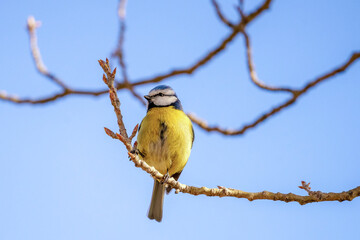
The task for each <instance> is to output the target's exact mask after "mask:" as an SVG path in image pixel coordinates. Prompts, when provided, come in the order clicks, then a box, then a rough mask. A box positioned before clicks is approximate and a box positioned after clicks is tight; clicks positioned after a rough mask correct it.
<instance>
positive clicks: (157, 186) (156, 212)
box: [148, 180, 165, 222]
mask: <svg viewBox="0 0 360 240" xmlns="http://www.w3.org/2000/svg"><path fill="white" fill-rule="evenodd" d="M164 193H165V185H164V184H163V183H160V182H159V181H157V180H154V188H153V193H152V197H151V203H150V209H149V214H148V217H149V218H150V219H155V220H156V221H158V222H161V219H162V212H163V203H164Z"/></svg>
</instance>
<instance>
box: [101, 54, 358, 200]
mask: <svg viewBox="0 0 360 240" xmlns="http://www.w3.org/2000/svg"><path fill="white" fill-rule="evenodd" d="M99 63H100V65H101V67H102V68H103V70H104V72H105V73H106V75H107V77H105V75H104V77H103V81H104V82H105V83H106V84H107V86H108V87H109V93H110V100H111V104H112V105H113V106H114V111H115V113H116V116H117V119H118V125H119V129H120V134H118V133H113V132H112V131H111V130H109V129H107V128H105V132H106V134H108V135H109V136H110V137H112V138H116V139H119V140H120V141H121V142H122V143H123V144H124V145H125V147H126V149H127V150H128V155H129V158H130V160H132V161H133V162H134V164H135V166H136V167H140V168H141V169H143V170H144V171H146V172H147V173H149V174H150V175H151V176H152V177H153V178H155V179H158V180H161V181H165V183H166V184H167V185H169V186H170V187H172V188H174V189H175V190H176V192H182V193H188V194H191V195H195V196H196V195H206V196H218V197H236V198H246V199H248V200H249V201H253V200H257V199H268V200H274V201H284V202H298V203H300V204H301V205H304V204H307V203H311V202H323V201H340V202H341V201H344V200H348V201H351V200H352V199H354V198H356V197H358V196H360V187H357V188H354V189H351V190H349V191H347V192H341V193H322V192H317V193H316V194H311V192H308V193H309V196H300V195H295V194H292V193H288V194H283V193H272V192H268V191H263V192H255V193H251V192H244V191H241V190H236V189H233V188H227V187H220V186H218V188H207V187H201V188H199V187H193V186H188V185H185V184H182V183H180V182H178V181H176V180H175V179H174V178H172V177H170V178H165V179H164V176H163V175H162V174H161V173H160V172H158V171H157V170H156V169H155V168H154V167H150V166H149V165H148V164H147V163H146V162H144V161H142V160H140V159H139V157H138V156H137V154H136V149H134V148H133V147H132V146H131V139H132V138H133V137H134V136H135V134H136V131H137V129H138V125H136V126H135V128H134V130H133V133H132V134H131V137H130V138H131V139H129V138H128V137H127V133H126V130H125V126H124V123H123V121H122V115H121V110H120V100H119V99H118V96H117V94H116V89H115V88H114V77H115V72H116V71H115V70H114V71H113V72H111V69H110V67H109V62H108V60H107V59H106V62H104V61H102V60H99ZM115 135H116V136H115ZM135 146H136V142H135V143H134V147H135ZM303 186H304V187H306V189H309V185H306V184H305V185H304V183H303ZM303 189H305V188H303ZM309 191H310V190H309Z"/></svg>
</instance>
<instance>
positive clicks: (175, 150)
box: [137, 106, 193, 176]
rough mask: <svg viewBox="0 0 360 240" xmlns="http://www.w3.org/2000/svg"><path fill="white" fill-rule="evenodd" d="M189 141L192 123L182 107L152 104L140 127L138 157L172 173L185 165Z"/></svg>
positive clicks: (191, 136) (191, 137)
mask: <svg viewBox="0 0 360 240" xmlns="http://www.w3.org/2000/svg"><path fill="white" fill-rule="evenodd" d="M192 141H193V131H192V124H191V121H190V119H189V118H188V117H187V116H186V114H185V113H184V112H183V111H181V110H177V109H175V108H174V107H172V106H169V107H156V108H151V109H150V110H149V111H148V112H147V114H146V116H145V118H144V119H143V121H142V122H141V125H140V129H139V134H138V138H137V142H138V150H139V151H140V153H139V157H140V158H141V159H143V160H144V161H145V162H146V163H148V164H149V165H151V166H153V167H155V168H156V169H157V170H158V171H159V172H160V173H162V174H166V173H169V175H170V176H172V175H173V174H175V173H178V172H181V171H182V169H183V168H184V167H185V165H186V162H187V160H188V158H189V156H190V151H191V147H192Z"/></svg>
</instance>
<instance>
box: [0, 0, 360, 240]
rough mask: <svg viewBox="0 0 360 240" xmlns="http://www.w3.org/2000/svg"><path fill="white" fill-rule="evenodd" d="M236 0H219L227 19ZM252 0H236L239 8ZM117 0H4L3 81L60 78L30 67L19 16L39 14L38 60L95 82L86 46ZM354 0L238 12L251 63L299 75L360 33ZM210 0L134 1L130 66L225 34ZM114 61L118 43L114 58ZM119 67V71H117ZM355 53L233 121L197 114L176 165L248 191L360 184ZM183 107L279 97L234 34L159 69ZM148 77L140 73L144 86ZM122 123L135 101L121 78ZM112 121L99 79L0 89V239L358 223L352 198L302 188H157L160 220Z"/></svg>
mask: <svg viewBox="0 0 360 240" xmlns="http://www.w3.org/2000/svg"><path fill="white" fill-rule="evenodd" d="M235 3H236V1H222V3H221V6H222V8H223V10H224V12H225V13H226V15H227V16H229V17H230V18H231V19H233V20H237V13H236V11H235V10H234V5H235ZM258 3H259V1H251V2H250V1H245V5H246V9H247V10H250V9H253V7H254V6H256V5H257V4H258ZM116 10H117V1H115V0H112V1H70V0H65V1H60V2H59V1H40V0H34V1H1V2H0V22H1V24H0V33H1V34H0V52H1V53H0V74H1V77H0V89H1V90H6V91H7V92H8V93H10V94H11V93H13V94H17V95H18V96H22V97H33V98H36V97H42V96H46V95H50V94H52V93H54V92H56V91H58V89H57V87H56V86H54V85H52V84H51V83H50V82H49V81H48V80H47V79H45V78H44V77H42V76H41V75H39V74H38V73H37V71H36V69H35V68H34V65H33V62H32V59H31V56H30V50H29V43H28V35H27V32H26V29H25V26H26V19H27V17H28V16H29V15H34V16H35V18H36V19H38V20H41V21H42V27H41V28H40V29H39V30H38V40H39V47H40V50H41V53H42V56H43V60H44V62H45V64H46V65H47V67H48V69H49V70H50V71H51V72H53V73H54V74H56V76H58V77H59V78H61V79H63V80H64V81H65V82H66V83H68V84H69V85H71V86H73V87H77V88H82V89H99V88H104V87H105V86H104V84H103V82H102V79H101V76H102V70H101V68H100V67H99V66H98V63H97V60H98V59H100V58H101V59H104V58H105V57H109V56H110V54H111V52H112V51H113V50H114V48H115V46H116V42H117V37H118V29H119V24H118V19H117V14H116ZM359 10H360V1H356V0H352V1H351V0H346V1H341V2H339V1H328V0H319V1H310V0H305V1H285V0H277V1H274V3H273V4H272V6H271V9H270V10H269V11H267V12H266V13H264V14H263V15H262V16H261V17H260V18H259V19H257V20H256V21H254V22H253V23H252V24H251V25H250V26H249V34H250V37H251V39H252V45H253V51H254V60H255V65H256V69H257V71H258V75H259V77H260V78H261V79H262V80H263V81H265V82H266V83H268V84H271V85H285V86H292V87H301V86H303V85H304V84H305V83H306V82H308V81H310V80H312V79H314V77H316V76H319V75H321V74H323V73H325V72H327V71H329V70H331V69H333V68H334V67H336V66H338V65H340V64H343V63H344V62H345V61H346V60H347V59H348V58H349V57H350V55H351V54H352V52H353V51H355V50H357V51H359V48H360V30H359V23H360V15H359ZM228 32H229V29H227V28H226V27H225V26H224V25H223V24H222V23H221V22H220V21H219V20H218V18H217V16H216V14H215V11H214V9H213V7H212V5H211V4H210V1H205V0H202V1H190V0H186V1H165V0H162V1H160V0H159V1H141V2H140V1H129V3H128V7H127V32H126V42H125V51H126V52H125V54H126V62H127V64H128V70H129V75H130V78H131V80H139V79H142V78H144V77H150V76H154V75H157V74H159V73H163V72H167V71H168V70H170V69H173V68H176V67H186V66H189V65H190V64H192V63H193V62H194V61H195V60H197V59H199V58H200V57H201V56H203V55H204V54H206V53H207V52H208V51H209V50H210V49H212V48H213V47H214V46H216V45H217V44H218V43H219V42H221V40H222V39H223V38H224V37H225V36H226V35H227V34H228ZM112 63H113V65H116V63H117V62H115V59H114V60H112ZM119 76H120V75H119ZM359 80H360V62H359V61H358V62H357V63H355V64H354V65H353V66H351V68H349V69H348V70H347V71H346V72H345V73H343V74H340V75H338V76H336V77H334V78H332V79H331V80H330V81H327V82H325V83H323V84H321V85H319V86H317V87H316V88H314V89H313V90H311V91H309V92H308V93H307V94H306V95H304V96H302V97H301V98H300V99H299V101H298V102H297V103H296V104H295V105H294V106H292V107H290V108H289V109H287V110H285V111H283V112H281V113H280V114H278V115H276V116H274V117H272V118H271V119H269V120H268V121H266V122H265V123H264V124H261V125H259V126H258V127H257V128H256V129H253V130H249V131H248V132H247V133H246V134H245V135H243V136H235V137H224V136H222V135H220V134H217V133H206V132H204V131H203V130H202V129H200V128H198V127H195V133H196V141H195V143H194V147H193V151H192V154H191V157H190V159H189V162H188V164H187V166H186V168H185V169H184V171H183V173H182V175H181V177H180V181H181V182H183V183H185V184H189V185H193V186H207V187H216V186H218V185H221V186H227V187H231V188H237V189H241V190H244V191H250V192H257V191H263V190H267V191H274V192H282V193H288V192H293V193H296V194H306V192H305V191H304V190H301V189H299V188H298V187H297V186H299V185H300V182H301V180H305V181H310V182H311V186H312V189H313V190H321V191H324V192H328V191H333V192H339V191H344V190H349V189H351V188H354V187H356V186H359V184H360V174H359V172H360V171H359V169H360V161H359V159H360V150H359V142H360V125H359V119H360V111H359V110H360V108H359V104H360V94H359V93H360V81H359ZM165 83H166V84H169V85H171V86H172V87H173V88H174V89H175V90H176V91H177V93H178V96H179V97H180V99H181V100H182V103H183V106H184V109H185V111H186V112H193V113H195V114H196V115H197V116H199V117H201V118H203V119H206V120H207V121H208V122H209V123H213V124H219V125H221V126H224V127H229V128H238V127H240V126H242V125H243V124H244V123H248V122H250V121H252V120H253V119H255V118H256V117H257V116H259V115H260V113H262V112H263V111H266V110H267V109H269V108H271V107H272V106H274V105H277V104H279V103H280V102H283V101H284V100H285V99H287V97H288V96H287V95H286V94H279V93H278V94H273V93H268V92H264V91H261V90H260V89H258V88H257V87H256V86H254V85H253V84H252V83H251V82H250V80H249V78H248V75H247V69H246V64H245V49H244V39H243V38H242V37H237V38H236V39H235V41H234V42H232V43H231V44H229V46H228V48H227V49H226V50H225V51H223V52H222V53H221V54H219V55H218V56H217V57H216V58H215V59H213V60H212V61H211V62H210V63H209V64H208V65H206V66H205V67H203V68H201V69H200V70H199V71H197V72H196V73H195V74H193V75H192V76H181V77H176V78H173V79H171V80H168V81H166V82H165ZM154 86H156V84H150V85H146V86H142V87H138V88H137V89H136V90H137V91H138V92H140V93H141V94H142V95H144V94H146V93H147V92H148V91H149V90H150V89H151V88H153V87H154ZM119 96H120V100H121V101H122V110H123V114H124V120H125V124H126V126H127V128H128V129H132V128H133V127H134V126H135V125H136V124H137V123H139V122H140V121H141V119H142V118H143V117H144V115H145V109H144V107H143V106H142V105H140V104H139V102H138V101H137V100H136V99H134V98H133V97H132V95H130V94H129V93H128V92H126V91H121V92H119ZM104 126H106V127H108V128H110V129H112V130H116V129H117V125H116V118H115V114H114V112H113V109H112V106H111V105H110V102H109V99H108V97H107V95H103V96H101V97H77V96H70V97H67V98H65V99H62V100H59V101H56V102H55V103H50V104H46V105H36V106H31V105H15V104H11V103H6V102H3V101H1V102H0V239H2V240H20V239H37V240H40V239H88V240H91V239H144V238H146V239H153V238H157V239H174V240H175V239H195V238H207V239H225V238H230V237H232V238H236V239H240V238H242V239H264V238H266V239H303V238H307V239H346V238H353V237H354V236H356V234H357V233H356V231H357V229H358V227H359V224H360V220H359V213H360V198H357V199H355V200H353V201H352V202H343V203H339V202H322V203H312V204H308V205H305V206H301V205H299V204H298V203H284V202H273V201H269V200H257V201H253V202H249V201H248V200H246V199H236V198H221V199H220V198H217V197H205V196H192V195H188V194H182V193H180V194H177V195H175V194H174V193H172V194H170V195H168V196H166V198H165V205H164V218H163V221H162V222H161V223H157V222H155V221H150V220H149V219H148V218H147V211H148V207H149V203H150V198H151V192H152V184H153V180H152V179H151V177H150V176H149V175H148V174H146V173H145V172H143V171H142V170H140V169H138V168H135V167H134V166H133V164H132V163H131V162H129V161H128V160H127V154H126V151H125V149H124V146H123V145H122V144H121V143H120V142H119V141H115V140H113V139H111V138H109V137H108V136H107V135H106V134H105V133H104V130H103V127H104Z"/></svg>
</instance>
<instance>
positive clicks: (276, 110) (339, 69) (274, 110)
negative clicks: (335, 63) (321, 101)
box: [188, 52, 360, 135]
mask: <svg viewBox="0 0 360 240" xmlns="http://www.w3.org/2000/svg"><path fill="white" fill-rule="evenodd" d="M359 58H360V52H355V53H354V54H352V55H351V57H350V58H349V59H348V60H347V61H346V62H345V63H344V64H342V65H341V66H339V67H337V68H335V69H333V70H331V71H329V72H328V73H325V74H324V75H322V76H320V77H318V78H316V79H315V80H313V81H310V82H309V83H308V84H306V85H305V86H304V87H303V88H302V89H300V90H295V89H293V90H292V93H293V97H292V98H290V99H289V100H287V101H286V102H284V103H282V104H280V105H279V106H277V107H274V108H272V109H271V110H269V111H268V112H265V113H263V114H262V115H261V116H260V117H258V118H257V119H256V120H254V121H253V122H252V123H250V124H246V125H244V126H243V127H241V128H240V129H238V130H229V129H223V128H221V127H219V126H209V125H208V124H207V123H206V122H205V121H204V120H201V119H199V118H197V117H196V116H195V115H193V114H188V116H189V117H190V119H191V120H192V121H193V122H194V123H195V124H197V125H198V126H199V127H200V128H202V129H204V130H206V131H208V132H212V131H215V132H219V133H222V134H224V135H241V134H244V133H245V132H246V131H247V130H248V129H250V128H254V127H255V126H257V125H258V124H259V123H262V122H264V121H265V120H266V119H268V118H269V117H271V116H274V115H275V114H277V113H279V112H280V111H281V110H283V109H285V108H287V107H289V106H291V105H292V104H294V103H295V102H296V100H297V99H298V97H300V96H301V95H303V94H304V93H305V92H307V91H308V90H309V89H311V88H313V87H315V86H316V85H318V84H319V83H321V82H323V81H324V80H327V79H330V78H331V77H333V76H335V75H337V74H339V73H341V72H344V71H345V70H346V69H347V68H348V67H350V66H351V65H352V64H353V63H354V62H355V61H356V60H357V59H359Z"/></svg>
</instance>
